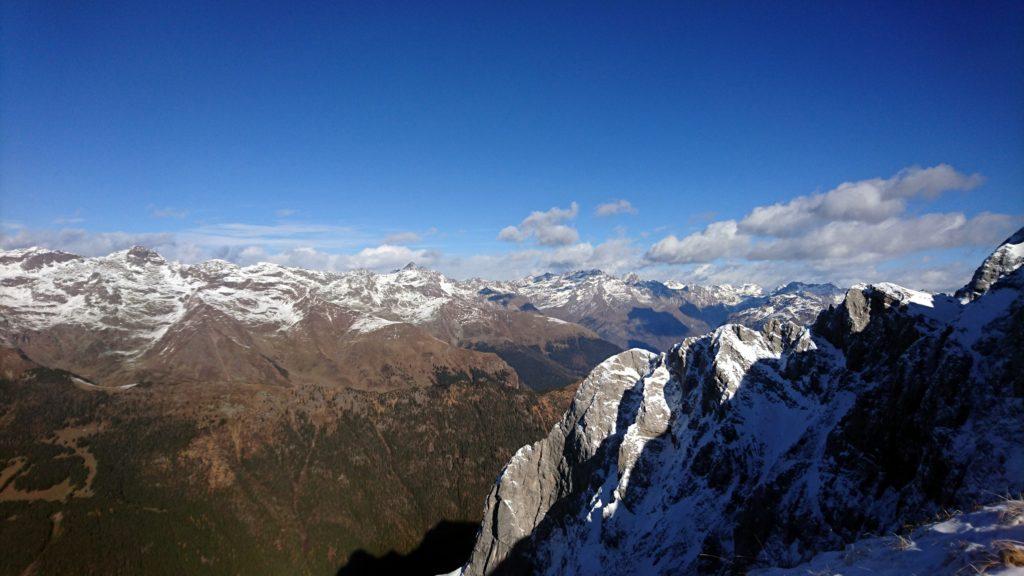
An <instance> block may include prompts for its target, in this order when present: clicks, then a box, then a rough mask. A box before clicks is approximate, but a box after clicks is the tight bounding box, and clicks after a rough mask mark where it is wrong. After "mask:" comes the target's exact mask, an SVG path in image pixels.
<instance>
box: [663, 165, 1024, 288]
mask: <svg viewBox="0 0 1024 576" xmlns="http://www.w3.org/2000/svg"><path fill="white" fill-rule="evenodd" d="M982 180H983V179H982V177H981V176H979V175H977V174H974V175H965V174H963V173H960V172H958V171H956V170H955V169H953V168H952V167H951V166H949V165H947V164H939V165H937V166H933V167H931V168H919V167H911V168H907V169H904V170H901V171H900V172H898V173H897V174H895V175H894V176H892V177H891V178H887V179H882V178H874V179H869V180H860V181H856V182H845V183H843V184H840V185H839V186H837V187H835V188H834V189H832V190H829V191H828V192H824V193H817V194H810V195H805V196H797V197H795V198H793V199H792V200H790V201H788V202H783V203H777V204H772V205H768V206H757V207H754V208H753V209H752V210H751V211H750V212H749V213H748V214H747V215H746V216H744V217H743V218H742V219H740V220H739V221H738V222H737V221H735V220H722V221H718V222H713V223H711V224H709V225H708V226H707V227H706V228H705V229H704V230H702V231H699V232H695V233H692V234H689V235H687V236H684V237H683V238H677V237H676V236H672V235H670V236H667V237H665V238H663V239H661V240H660V241H659V242H657V243H655V244H654V245H653V246H651V248H650V249H649V250H648V251H647V254H646V255H645V258H646V259H647V261H648V262H649V263H651V265H652V266H654V267H658V266H664V265H666V264H671V265H684V266H686V265H689V264H701V266H696V267H692V268H689V269H686V270H684V271H681V272H680V273H681V274H683V275H684V276H685V277H686V280H687V281H690V282H728V283H737V282H738V283H744V282H751V281H753V282H758V283H764V284H766V285H769V286H770V285H772V284H773V283H774V282H782V281H786V280H794V279H802V280H807V281H824V280H831V281H833V282H837V283H841V284H842V283H848V282H856V281H879V280H884V279H887V278H888V279H892V280H897V281H898V280H900V279H903V280H905V281H907V283H908V284H909V285H911V286H918V287H923V288H925V289H950V288H953V287H955V286H957V285H959V284H961V283H962V282H964V281H966V280H967V278H968V277H969V275H970V270H969V268H970V267H965V266H964V265H963V264H962V263H957V264H955V265H954V264H948V263H947V264H944V265H938V266H932V267H930V268H920V269H917V268H909V267H908V265H907V264H906V263H905V262H900V263H899V266H895V267H894V266H892V265H891V264H893V263H894V262H897V261H898V259H901V258H904V259H905V258H906V257H908V256H909V255H913V254H918V253H923V252H927V251H948V250H952V249H958V250H968V251H982V252H983V251H984V250H987V249H991V248H994V247H995V246H996V245H998V243H999V242H1000V241H1001V240H1003V239H1004V238H1005V237H1006V235H1007V234H1009V233H1010V232H1011V231H1012V230H1013V229H1014V228H1015V227H1018V226H1020V225H1021V223H1022V222H1024V219H1022V218H1021V217H1020V216H1012V215H1007V214H993V213H989V212H982V213H979V214H976V215H974V216H971V217H968V216H967V215H965V214H963V213H962V212H933V213H920V214H908V203H909V202H911V201H916V202H918V203H922V202H927V201H928V200H930V199H934V198H935V197H937V196H939V195H940V194H942V193H944V192H947V191H952V190H962V191H964V190H970V189H973V188H975V187H976V186H978V185H979V184H980V183H981V182H982ZM944 260H946V261H948V258H945V259H944ZM979 262H980V259H979ZM887 264H888V266H887ZM975 265H977V263H975ZM911 269H914V270H917V272H916V273H914V274H910V275H907V274H903V273H902V272H901V271H906V270H911ZM670 275H672V274H671V273H669V272H667V271H666V273H665V276H666V277H667V276H670ZM953 278H958V279H959V280H958V281H957V282H952V279H953ZM681 279H682V278H681Z"/></svg>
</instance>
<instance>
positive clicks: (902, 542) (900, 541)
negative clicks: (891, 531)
mask: <svg viewBox="0 0 1024 576" xmlns="http://www.w3.org/2000/svg"><path fill="white" fill-rule="evenodd" d="M916 546H917V544H916V543H915V542H914V541H913V540H911V539H910V538H909V537H907V536H903V535H900V534H895V535H893V541H892V547H893V549H894V550H899V551H901V552H903V551H906V550H910V549H912V548H914V547H916Z"/></svg>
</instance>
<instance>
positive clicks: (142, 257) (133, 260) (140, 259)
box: [125, 245, 167, 266]
mask: <svg viewBox="0 0 1024 576" xmlns="http://www.w3.org/2000/svg"><path fill="white" fill-rule="evenodd" d="M125 260H127V261H128V262H129V263H130V264H136V265H139V266H142V265H145V264H166V263H167V261H166V260H164V258H163V256H161V255H160V254H158V253H157V252H156V251H155V250H152V249H150V248H146V247H145V246H138V245H136V246H132V247H131V248H129V249H128V250H127V252H125Z"/></svg>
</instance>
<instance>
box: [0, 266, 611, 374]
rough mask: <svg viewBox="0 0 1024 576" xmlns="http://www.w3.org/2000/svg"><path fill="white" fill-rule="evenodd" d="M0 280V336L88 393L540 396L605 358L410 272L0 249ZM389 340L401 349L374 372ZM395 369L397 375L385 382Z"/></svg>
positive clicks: (552, 325)
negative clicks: (437, 388) (506, 388)
mask: <svg viewBox="0 0 1024 576" xmlns="http://www.w3.org/2000/svg"><path fill="white" fill-rule="evenodd" d="M0 285H2V286H3V287H4V290H3V291H2V292H0V313H2V316H3V321H2V322H0V341H3V342H5V343H7V344H8V345H10V346H14V347H18V348H20V349H22V350H24V351H25V352H26V353H27V354H28V355H29V356H30V357H32V358H33V359H35V360H36V361H38V362H41V363H42V364H44V365H47V366H51V367H55V368H62V369H66V370H70V371H72V372H75V373H76V374H78V375H80V376H82V377H85V378H88V379H90V380H91V381H93V382H96V383H98V384H99V385H110V386H116V385H126V384H130V383H136V382H141V381H150V382H161V383H175V382H182V381H188V382H196V381H200V380H202V381H237V382H249V383H256V382H267V383H275V384H278V385H307V384H330V385H340V386H345V387H356V388H363V389H366V388H368V387H373V386H379V387H381V389H391V388H394V387H395V386H401V385H415V386H426V385H430V384H432V383H433V382H434V380H435V378H434V376H435V373H437V372H439V371H440V372H471V371H477V372H481V373H487V374H488V377H489V378H491V379H493V380H500V381H504V382H506V383H508V384H509V385H513V386H514V385H517V383H519V382H521V383H523V384H525V385H527V386H533V387H535V388H537V389H548V388H554V387H559V386H564V385H566V384H568V383H570V382H572V381H575V380H578V379H579V378H582V377H583V376H584V375H586V373H587V371H589V369H590V368H592V367H593V366H594V365H596V364H597V363H598V362H600V360H601V359H603V358H604V357H605V356H607V355H608V354H611V353H614V352H615V351H616V350H617V348H616V347H615V346H614V345H612V344H610V343H608V342H604V341H602V340H601V339H600V338H599V337H598V336H597V335H596V334H594V333H593V332H591V331H589V330H587V329H586V328H583V327H581V326H578V325H574V324H570V323H566V322H563V321H559V320H556V319H552V318H548V317H546V316H543V315H538V314H533V313H528V312H521V311H509V310H507V309H505V308H504V307H502V306H500V305H497V304H494V303H492V302H488V301H486V300H482V299H480V298H479V297H478V294H477V293H476V291H475V290H473V289H472V288H470V287H468V286H466V285H464V284H462V283H458V282H454V281H452V280H450V279H448V278H446V277H445V276H443V275H441V274H439V273H437V272H432V271H429V270H423V269H420V268H416V267H413V266H408V267H406V268H404V269H402V270H397V271H395V272H392V273H389V274H375V273H372V272H367V271H355V272H351V273H348V274H331V273H325V272H316V271H309V270H301V269H296V268H285V267H281V266H276V265H273V264H257V265H254V266H248V267H239V266H235V265H233V264H229V263H227V262H223V261H217V260H214V261H209V262H204V263H202V264H198V265H195V266H186V265H181V264H177V263H171V262H167V261H165V260H164V259H163V258H162V257H160V255H159V254H156V253H155V252H152V251H150V250H147V249H145V248H141V247H136V248H132V249H131V250H125V251H122V252H117V253H114V254H111V255H109V256H105V257H102V258H81V257H78V256H75V255H72V254H66V253H62V252H52V251H47V250H41V249H27V250H16V251H10V252H4V253H2V254H0ZM396 340H397V341H400V342H402V343H403V344H404V345H405V346H406V350H405V351H404V353H403V354H401V355H394V354H391V355H389V358H390V360H388V361H387V362H383V363H382V359H383V357H384V356H385V354H384V352H385V350H387V349H388V348H389V346H390V344H389V343H393V342H394V341H396ZM391 348H394V347H393V346H391ZM375 350H376V352H375ZM526 351H528V352H530V354H528V355H525V356H524V352H526ZM390 352H396V350H390ZM501 356H506V357H508V358H510V359H513V360H514V362H513V363H514V364H516V366H515V367H513V366H512V365H510V364H509V363H507V362H505V361H503V360H501V358H500V357H501ZM364 360H365V362H366V364H365V365H364V364H363V363H362V362H363V361H364ZM399 363H404V364H405V368H404V369H400V370H399V372H398V373H394V374H391V373H389V374H386V375H385V374H384V372H386V371H387V370H389V368H385V364H386V365H388V366H391V367H395V366H396V365H397V364H399ZM555 370H557V371H558V372H559V374H560V376H558V377H556V378H551V377H545V378H543V379H542V380H540V381H538V382H537V383H536V384H535V383H534V382H532V381H531V380H526V381H523V379H521V378H518V377H517V373H518V372H519V371H525V372H529V373H531V374H532V375H534V376H538V375H544V374H548V373H551V372H552V371H555Z"/></svg>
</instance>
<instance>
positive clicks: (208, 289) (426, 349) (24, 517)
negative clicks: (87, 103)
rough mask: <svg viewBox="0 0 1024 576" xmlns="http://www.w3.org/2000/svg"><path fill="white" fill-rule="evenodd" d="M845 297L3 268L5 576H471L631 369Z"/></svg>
mask: <svg viewBox="0 0 1024 576" xmlns="http://www.w3.org/2000/svg"><path fill="white" fill-rule="evenodd" d="M837 293H838V291H837V290H836V289H835V288H834V287H831V286H805V285H797V284H794V285H791V286H787V287H783V288H781V289H779V290H777V291H774V292H772V293H765V292H764V291H763V290H761V289H759V288H756V287H751V286H747V287H743V288H732V287H727V286H721V287H701V286H676V285H671V286H670V285H668V284H663V283H660V282H653V281H642V280H640V279H638V278H636V277H635V276H630V277H625V278H619V277H615V276H611V275H607V274H604V273H601V272H598V271H588V272H575V273H568V274H563V275H551V274H548V275H542V276H537V277H530V278H525V279H522V280H519V281H514V282H492V281H485V280H480V279H473V280H467V281H456V280H453V279H450V278H447V277H445V276H444V275H442V274H439V273H437V272H434V271H431V270H427V269H423V268H420V267H417V266H413V265H410V266H406V267H405V268H403V269H401V270H395V271H393V272H390V273H384V274H379V273H373V272H368V271H353V272H349V273H344V274H336V273H328V272H322V271H312V270H303V269H297V268H287V267H282V266H277V265H273V264H257V265H254V266H245V267H242V266H237V265H235V264H231V263H228V262H224V261H216V260H215V261H208V262H203V263H200V264H196V265H185V264H180V263H176V262H169V261H167V260H165V259H164V258H163V257H161V256H160V255H159V254H157V253H155V252H153V251H151V250H148V249H146V248H143V247H134V248H131V249H129V250H124V251H121V252H115V253H113V254H110V255H108V256H104V257H96V258H84V257H80V256H77V255H73V254H68V253H64V252H59V251H52V250H45V249H39V248H33V249H24V250H15V251H7V252H2V253H0V518H6V521H4V522H0V539H2V541H4V542H5V543H10V546H8V549H9V550H11V552H10V553H5V554H4V555H3V558H2V559H0V573H3V574H21V573H24V572H25V571H26V570H30V571H35V572H36V573H76V574H90V573H95V574H100V573H102V574H108V573H110V572H111V571H119V572H131V573H153V574H160V573H175V574H177V573H181V572H183V571H184V572H196V571H202V572H212V573H239V572H253V573H265V572H286V573H310V574H323V573H330V572H333V571H334V570H337V569H339V568H343V570H344V572H343V573H359V571H358V570H357V568H358V567H359V566H370V568H366V569H365V570H364V572H370V573H372V572H374V571H375V570H376V569H375V568H373V566H375V565H376V564H374V563H375V562H378V561H380V562H388V561H398V560H395V559H402V558H406V557H408V558H415V559H420V558H424V557H432V558H440V559H439V560H438V562H442V563H439V564H436V565H435V564H429V563H424V562H418V565H417V566H416V570H417V571H420V572H423V573H433V572H431V571H435V572H436V571H439V570H441V569H445V570H449V569H451V568H454V567H455V566H457V565H458V564H459V563H461V562H463V561H464V559H465V558H466V557H468V554H469V552H470V549H471V547H472V544H473V540H474V532H475V530H476V528H475V526H476V525H477V523H479V521H480V520H481V516H480V514H481V508H480V501H481V498H483V497H484V495H486V493H487V490H488V489H489V487H490V485H491V482H492V479H493V478H494V476H495V474H497V472H498V471H499V470H500V468H501V466H502V464H503V463H504V462H505V461H507V460H508V458H509V457H510V456H511V455H512V454H513V453H514V451H515V450H516V448H518V447H519V446H522V445H523V444H526V443H529V442H532V441H534V440H536V439H537V438H540V437H542V436H543V434H544V433H545V431H546V430H548V429H549V428H550V427H551V426H552V425H553V424H554V423H555V422H556V421H557V420H558V419H559V418H560V416H561V414H562V412H563V411H564V410H565V409H566V408H567V407H568V406H569V402H570V399H571V397H572V394H573V393H574V391H575V389H576V385H577V384H578V383H579V382H580V381H581V380H583V378H584V377H585V376H586V375H587V374H588V373H589V372H590V371H591V369H593V368H594V367H595V366H597V365H598V364H600V363H601V362H602V361H603V360H605V359H606V358H607V357H609V356H611V355H614V354H617V353H619V352H621V351H622V350H623V349H624V348H626V347H628V346H633V345H642V346H644V347H645V348H648V349H658V348H660V347H663V346H664V347H667V346H669V344H670V343H672V342H675V341H677V340H679V339H681V338H683V337H686V336H687V335H691V334H697V333H700V332H703V331H705V330H707V329H709V328H711V327H714V326H717V325H719V324H720V323H722V322H725V321H726V320H728V319H730V318H733V319H738V318H742V319H743V321H745V322H749V323H750V325H752V326H757V325H760V324H763V323H764V322H770V321H771V320H772V318H779V317H785V318H795V319H797V320H799V321H811V320H812V319H813V317H814V314H815V313H816V312H817V310H819V309H821V308H825V307H827V306H828V305H830V304H832V303H834V302H835V298H836V296H835V295H836V294H837ZM666 349H667V348H666ZM109 542H118V546H117V547H116V548H112V547H110V546H109V545H108V543H109ZM438 550H442V551H445V553H444V554H440V555H438V554H437V553H436V552H437V551H438ZM449 557H450V558H449ZM452 558H454V564H451V562H452ZM443 562H448V563H449V564H444V563H443Z"/></svg>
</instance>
